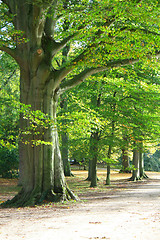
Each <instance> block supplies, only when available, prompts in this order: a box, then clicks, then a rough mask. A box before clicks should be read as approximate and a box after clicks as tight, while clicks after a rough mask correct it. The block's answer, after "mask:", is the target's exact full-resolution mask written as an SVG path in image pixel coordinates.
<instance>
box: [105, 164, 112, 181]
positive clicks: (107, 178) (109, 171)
mask: <svg viewBox="0 0 160 240" xmlns="http://www.w3.org/2000/svg"><path fill="white" fill-rule="evenodd" d="M110 176H111V166H110V164H107V177H106V185H110V184H111V180H110Z"/></svg>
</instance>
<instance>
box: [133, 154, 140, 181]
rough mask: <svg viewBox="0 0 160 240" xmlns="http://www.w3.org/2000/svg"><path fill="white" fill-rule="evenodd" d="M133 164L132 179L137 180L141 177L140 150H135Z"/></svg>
mask: <svg viewBox="0 0 160 240" xmlns="http://www.w3.org/2000/svg"><path fill="white" fill-rule="evenodd" d="M133 165H134V170H133V172H132V177H131V180H132V181H136V180H139V179H140V171H139V151H138V150H137V149H134V150H133Z"/></svg>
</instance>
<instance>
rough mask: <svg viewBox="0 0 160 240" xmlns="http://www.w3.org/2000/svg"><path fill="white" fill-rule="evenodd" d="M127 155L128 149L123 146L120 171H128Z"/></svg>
mask: <svg viewBox="0 0 160 240" xmlns="http://www.w3.org/2000/svg"><path fill="white" fill-rule="evenodd" d="M129 167H130V166H129V157H128V150H127V149H125V148H123V149H122V169H121V172H124V173H128V172H130V170H129Z"/></svg>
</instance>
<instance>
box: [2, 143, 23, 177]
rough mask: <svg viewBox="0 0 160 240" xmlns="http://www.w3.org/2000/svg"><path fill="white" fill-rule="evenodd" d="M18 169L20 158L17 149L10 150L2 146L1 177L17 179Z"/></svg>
mask: <svg viewBox="0 0 160 240" xmlns="http://www.w3.org/2000/svg"><path fill="white" fill-rule="evenodd" d="M18 167H19V157H18V151H17V148H12V149H8V148H6V147H1V146H0V175H1V176H2V177H3V178H12V177H17V176H18V175H17V174H16V173H17V172H18ZM14 170H16V171H14Z"/></svg>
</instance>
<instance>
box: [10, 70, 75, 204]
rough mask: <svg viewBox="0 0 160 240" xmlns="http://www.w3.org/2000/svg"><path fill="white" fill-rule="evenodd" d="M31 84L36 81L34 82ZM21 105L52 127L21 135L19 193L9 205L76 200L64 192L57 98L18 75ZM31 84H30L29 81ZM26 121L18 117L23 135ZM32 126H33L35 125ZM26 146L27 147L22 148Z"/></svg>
mask: <svg viewBox="0 0 160 240" xmlns="http://www.w3.org/2000/svg"><path fill="white" fill-rule="evenodd" d="M34 80H35V82H36V81H38V80H39V79H36V78H35V79H34ZM21 81H22V82H21V101H22V103H24V104H27V105H28V104H30V105H31V108H32V110H34V111H35V110H40V111H42V112H43V113H45V114H48V116H49V117H50V118H51V119H52V120H53V125H50V126H49V127H48V128H47V129H45V128H43V129H42V128H41V127H40V128H39V127H38V126H37V129H38V132H39V133H38V135H37V134H35V132H33V133H32V134H28V135H22V141H21V142H20V145H19V151H20V184H21V186H22V190H21V192H20V193H19V194H18V195H17V196H16V197H15V198H13V199H12V200H11V201H10V202H9V203H7V204H11V205H15V206H27V205H34V204H38V203H41V202H43V200H48V201H58V200H67V199H70V198H74V199H76V197H75V196H74V195H73V194H72V192H71V191H70V190H69V189H68V187H67V185H66V182H65V178H64V171H63V164H62V159H61V153H60V149H59V140H58V133H57V128H56V122H55V119H56V107H57V101H58V96H56V92H52V91H50V88H49V89H48V88H47V87H46V86H45V88H41V89H40V88H38V87H35V85H34V84H31V85H30V88H29V89H28V91H26V90H27V85H25V84H24V83H25V82H26V83H28V82H30V79H26V78H24V75H23V74H22V75H21ZM32 82H33V81H32ZM22 83H23V84H22ZM29 121H30V120H28V119H24V118H23V116H21V119H20V125H21V129H23V130H24V131H25V130H26V129H27V128H28V127H29V126H30V123H29ZM35 124H36V123H35ZM37 140H42V141H44V142H45V143H47V142H48V143H49V144H48V145H46V144H40V145H37V146H36V144H35V145H34V144H33V142H32V141H35V142H36V141H37ZM25 143H27V144H25Z"/></svg>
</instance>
